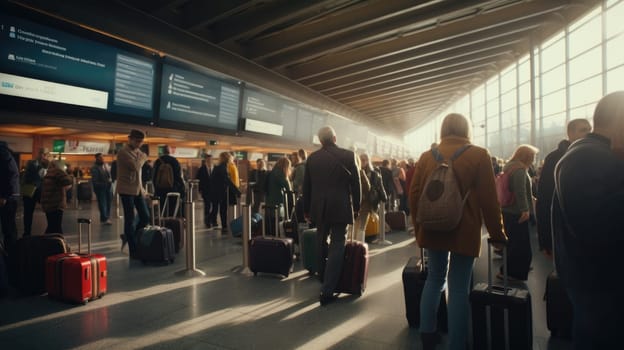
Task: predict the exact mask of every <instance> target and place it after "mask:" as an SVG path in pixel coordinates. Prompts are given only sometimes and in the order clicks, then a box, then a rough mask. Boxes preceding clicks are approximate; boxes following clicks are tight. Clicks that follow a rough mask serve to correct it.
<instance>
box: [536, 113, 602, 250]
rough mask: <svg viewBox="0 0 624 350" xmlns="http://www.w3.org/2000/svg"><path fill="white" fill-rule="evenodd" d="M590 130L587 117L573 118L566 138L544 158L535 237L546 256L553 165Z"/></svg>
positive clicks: (548, 241)
mask: <svg viewBox="0 0 624 350" xmlns="http://www.w3.org/2000/svg"><path fill="white" fill-rule="evenodd" d="M590 131H591V125H590V124H589V121H588V120H587V119H574V120H571V121H570V122H569V123H568V139H567V140H561V142H559V145H558V147H557V149H556V150H554V151H552V152H550V153H549V154H548V155H547V156H546V158H545V159H544V165H543V166H542V172H541V174H540V176H539V180H538V183H537V196H536V197H537V201H536V203H535V211H536V213H535V215H536V217H537V237H538V241H539V249H540V251H542V252H543V253H544V254H546V256H548V257H552V230H551V227H550V225H551V222H550V207H551V205H552V196H553V192H554V191H555V165H557V162H559V160H560V159H561V157H563V155H564V154H565V152H566V151H567V150H568V147H569V146H570V144H571V143H572V142H574V141H576V140H578V139H581V138H583V137H585V136H586V135H587V134H588V133H589V132H590Z"/></svg>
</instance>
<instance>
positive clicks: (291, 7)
mask: <svg viewBox="0 0 624 350" xmlns="http://www.w3.org/2000/svg"><path fill="white" fill-rule="evenodd" d="M332 2H335V1H332V0H307V1H305V2H301V1H291V0H278V1H272V2H269V3H266V5H264V6H262V8H261V9H260V10H258V11H254V10H253V9H250V10H249V11H245V12H243V13H242V14H240V15H238V16H234V17H233V18H231V20H228V21H221V22H218V23H215V25H214V32H215V42H216V43H219V44H223V43H225V42H232V41H235V40H238V39H243V38H248V37H253V36H254V35H257V34H259V33H261V32H262V31H264V30H266V29H268V28H271V27H273V26H275V25H277V24H279V23H282V22H285V21H289V20H293V19H296V18H299V17H301V16H302V15H305V14H307V13H310V12H318V11H322V10H323V9H324V8H325V7H327V6H328V5H330V4H331V3H332Z"/></svg>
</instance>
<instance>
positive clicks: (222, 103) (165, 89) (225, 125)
mask: <svg viewBox="0 0 624 350" xmlns="http://www.w3.org/2000/svg"><path fill="white" fill-rule="evenodd" d="M239 99H240V87H239V86H238V85H236V84H234V83H228V82H225V81H222V80H219V79H217V78H216V77H212V76H209V75H207V74H205V73H204V72H200V71H199V69H195V70H191V69H185V68H180V67H178V66H175V65H171V64H167V63H165V64H163V75H162V89H161V99H160V119H161V120H163V121H173V122H177V123H185V124H189V125H198V126H206V127H212V128H222V129H230V130H236V128H237V127H238V110H239Z"/></svg>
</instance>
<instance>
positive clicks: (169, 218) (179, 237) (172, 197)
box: [160, 192, 186, 253]
mask: <svg viewBox="0 0 624 350" xmlns="http://www.w3.org/2000/svg"><path fill="white" fill-rule="evenodd" d="M171 201H173V202H175V207H174V209H173V213H170V210H169V206H170V205H171V204H170V203H171ZM180 202H181V199H180V193H178V192H169V193H167V197H166V200H165V205H164V206H163V209H162V212H161V214H160V220H161V221H160V226H164V227H166V228H168V229H170V230H171V232H173V240H174V246H175V252H176V253H178V252H179V251H180V249H182V248H184V236H185V231H184V228H185V227H186V220H185V219H184V218H181V217H178V214H179V213H180V205H181V204H180ZM169 214H171V215H169Z"/></svg>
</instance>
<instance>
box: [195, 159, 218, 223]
mask: <svg viewBox="0 0 624 350" xmlns="http://www.w3.org/2000/svg"><path fill="white" fill-rule="evenodd" d="M212 170H213V169H212V155H210V154H206V155H204V161H203V162H202V166H201V167H200V168H199V171H198V172H197V180H199V192H200V193H201V195H202V198H203V199H204V224H206V227H207V228H211V227H212V226H216V225H217V212H216V210H213V205H212V197H213V196H212V194H211V185H210V179H211V178H212Z"/></svg>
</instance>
